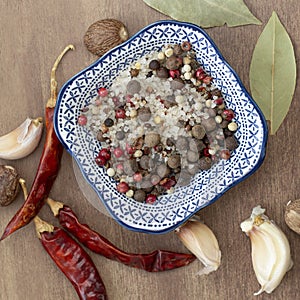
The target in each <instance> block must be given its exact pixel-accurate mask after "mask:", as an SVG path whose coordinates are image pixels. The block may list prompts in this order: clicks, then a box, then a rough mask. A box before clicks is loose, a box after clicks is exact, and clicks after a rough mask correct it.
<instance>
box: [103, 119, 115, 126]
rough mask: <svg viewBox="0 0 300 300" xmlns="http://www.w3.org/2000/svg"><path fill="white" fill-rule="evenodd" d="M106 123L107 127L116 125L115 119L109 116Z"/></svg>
mask: <svg viewBox="0 0 300 300" xmlns="http://www.w3.org/2000/svg"><path fill="white" fill-rule="evenodd" d="M104 125H105V126H106V127H111V126H113V125H114V121H113V119H111V118H107V119H106V120H105V121H104Z"/></svg>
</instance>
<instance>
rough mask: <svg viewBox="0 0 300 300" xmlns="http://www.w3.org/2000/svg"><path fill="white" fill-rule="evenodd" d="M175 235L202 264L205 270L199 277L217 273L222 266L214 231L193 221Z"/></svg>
mask: <svg viewBox="0 0 300 300" xmlns="http://www.w3.org/2000/svg"><path fill="white" fill-rule="evenodd" d="M175 233H176V234H177V236H178V237H179V238H180V240H181V241H182V243H183V244H184V245H185V246H186V247H187V248H188V249H189V250H190V251H191V252H192V253H193V254H194V255H195V256H196V257H197V258H198V259H199V260H200V261H201V262H202V264H203V265H204V268H203V269H201V270H200V271H199V272H198V273H197V275H203V274H209V273H211V272H213V271H216V270H217V269H218V268H219V266H220V264H221V251H220V248H219V244H218V241H217V238H216V237H215V235H214V233H213V232H212V230H211V229H210V228H209V227H208V226H206V225H205V224H203V223H202V222H200V221H198V220H195V219H191V220H189V221H187V222H186V223H185V224H184V225H183V226H181V227H179V228H177V229H176V230H175Z"/></svg>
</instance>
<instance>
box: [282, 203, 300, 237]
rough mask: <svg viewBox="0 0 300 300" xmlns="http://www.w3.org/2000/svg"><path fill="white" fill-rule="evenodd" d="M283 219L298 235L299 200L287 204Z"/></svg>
mask: <svg viewBox="0 0 300 300" xmlns="http://www.w3.org/2000/svg"><path fill="white" fill-rule="evenodd" d="M284 219H285V223H286V224H287V226H288V227H289V228H290V229H292V230H293V231H295V232H296V233H298V234H300V199H297V200H294V201H289V202H288V204H287V206H286V208H285V214H284Z"/></svg>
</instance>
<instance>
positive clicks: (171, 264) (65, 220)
mask: <svg viewBox="0 0 300 300" xmlns="http://www.w3.org/2000/svg"><path fill="white" fill-rule="evenodd" d="M47 203H48V204H49V206H50V207H51V210H52V212H53V213H54V215H55V216H56V217H58V219H59V222H60V224H61V226H62V227H63V228H65V229H66V230H68V231H69V232H70V233H71V234H72V235H73V236H74V237H76V239H77V240H78V241H79V242H81V243H82V244H83V245H85V246H86V247H87V248H88V249H90V250H92V251H93V252H95V253H97V254H101V255H103V256H104V257H106V258H109V259H112V260H115V261H118V262H121V263H123V264H125V265H127V266H130V267H133V268H138V269H143V270H145V271H148V272H159V271H166V270H172V269H175V268H179V267H183V266H185V265H188V264H189V263H191V262H193V261H194V260H195V259H196V257H195V256H194V255H193V254H186V253H176V252H171V251H164V250H156V251H153V252H151V253H147V254H134V253H128V252H125V251H122V250H120V249H119V248H117V247H116V246H115V245H113V244H112V243H111V242H110V241H108V240H107V239H106V238H104V237H103V236H101V235H100V234H99V233H98V232H96V231H94V230H92V229H91V228H90V227H89V226H88V225H86V224H81V223H80V222H79V221H78V218H77V216H76V215H75V213H74V212H73V211H72V209H71V208H70V207H68V206H66V205H64V204H63V203H61V202H57V201H54V200H52V199H50V198H48V199H47Z"/></svg>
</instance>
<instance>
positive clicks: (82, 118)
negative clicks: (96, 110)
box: [77, 115, 87, 126]
mask: <svg viewBox="0 0 300 300" xmlns="http://www.w3.org/2000/svg"><path fill="white" fill-rule="evenodd" d="M77 122H78V125H80V126H84V125H86V123H87V117H86V116H85V115H80V116H79V117H78V120H77Z"/></svg>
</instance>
